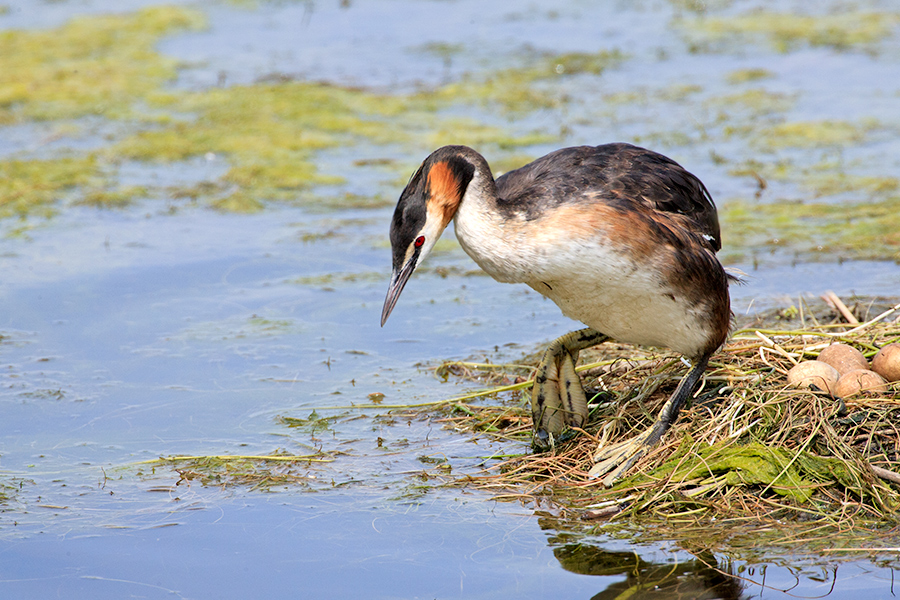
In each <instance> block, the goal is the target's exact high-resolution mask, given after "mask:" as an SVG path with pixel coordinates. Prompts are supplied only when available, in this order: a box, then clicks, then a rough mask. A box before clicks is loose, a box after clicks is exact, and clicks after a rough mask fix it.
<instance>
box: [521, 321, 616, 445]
mask: <svg viewBox="0 0 900 600" xmlns="http://www.w3.org/2000/svg"><path fill="white" fill-rule="evenodd" d="M607 339H609V338H608V337H607V336H605V335H603V334H602V333H599V332H597V331H594V330H593V329H580V330H578V331H573V332H571V333H568V334H566V335H564V336H562V337H560V338H558V339H556V340H555V341H554V342H553V343H552V344H550V346H549V347H548V348H547V350H546V352H544V356H543V358H541V362H540V364H539V365H538V370H537V373H536V374H535V377H534V387H533V388H532V392H531V416H532V418H533V423H534V436H533V438H532V445H533V446H534V448H535V449H536V450H539V451H544V450H550V449H552V448H553V447H554V445H555V443H556V441H557V440H558V439H559V436H560V435H561V434H563V432H564V431H566V429H568V428H569V427H582V426H583V425H584V424H585V423H586V422H587V417H588V406H587V397H586V396H585V394H584V388H583V387H582V385H581V378H580V377H578V373H576V372H575V362H576V361H577V360H578V353H579V352H580V351H581V350H584V349H585V348H589V347H591V346H596V345H597V344H600V343H602V342H604V341H606V340H607Z"/></svg>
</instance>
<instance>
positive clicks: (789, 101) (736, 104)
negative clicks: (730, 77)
mask: <svg viewBox="0 0 900 600" xmlns="http://www.w3.org/2000/svg"><path fill="white" fill-rule="evenodd" d="M794 102H795V98H794V97H792V96H789V95H787V94H781V93H778V92H770V91H768V90H764V89H758V88H754V89H750V90H746V91H744V92H740V93H737V94H726V95H724V96H719V97H717V98H715V99H713V100H712V101H710V102H709V104H710V105H712V106H715V107H717V108H720V109H722V110H725V111H729V112H736V111H738V110H740V109H744V110H747V111H749V112H750V113H751V114H753V115H768V114H772V113H780V112H784V111H786V110H788V109H790V108H791V106H793V105H794Z"/></svg>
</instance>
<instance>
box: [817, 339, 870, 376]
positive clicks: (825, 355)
mask: <svg viewBox="0 0 900 600" xmlns="http://www.w3.org/2000/svg"><path fill="white" fill-rule="evenodd" d="M816 360H820V361H822V362H823V363H827V364H829V365H831V366H832V367H834V368H835V369H837V371H838V373H840V374H841V375H844V374H845V373H849V372H850V371H855V370H856V369H868V368H869V361H867V360H866V357H865V356H863V353H862V352H860V351H859V350H857V349H856V348H854V347H853V346H848V345H847V344H832V345H830V346H828V347H827V348H825V349H824V350H822V351H821V352H820V353H819V357H818V358H817V359H816Z"/></svg>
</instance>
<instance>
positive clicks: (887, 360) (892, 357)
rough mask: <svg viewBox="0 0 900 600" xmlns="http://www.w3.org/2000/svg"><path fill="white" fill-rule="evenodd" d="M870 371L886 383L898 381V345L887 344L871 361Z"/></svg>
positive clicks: (899, 350) (899, 354)
mask: <svg viewBox="0 0 900 600" xmlns="http://www.w3.org/2000/svg"><path fill="white" fill-rule="evenodd" d="M872 370H873V371H875V372H876V373H878V374H879V375H881V376H882V377H884V378H885V379H887V380H888V381H900V344H888V345H887V346H885V347H883V348H882V349H881V350H879V351H878V354H876V355H875V358H873V359H872Z"/></svg>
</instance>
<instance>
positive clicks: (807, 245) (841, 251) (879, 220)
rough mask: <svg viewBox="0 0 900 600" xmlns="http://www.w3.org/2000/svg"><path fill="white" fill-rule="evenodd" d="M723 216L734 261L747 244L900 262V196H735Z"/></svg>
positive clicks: (794, 254)
mask: <svg viewBox="0 0 900 600" xmlns="http://www.w3.org/2000/svg"><path fill="white" fill-rule="evenodd" d="M862 200H865V198H863V199H862ZM719 215H720V218H721V219H722V222H723V228H724V229H725V230H726V231H728V238H727V239H726V242H725V243H726V248H725V253H726V255H727V257H728V260H736V259H738V258H742V259H747V258H748V257H747V255H746V253H747V250H746V249H749V248H755V249H764V250H765V251H775V250H778V251H780V252H782V253H784V254H787V255H790V256H792V257H794V258H795V259H796V258H797V257H803V258H805V259H813V260H814V259H815V258H816V257H817V256H828V257H834V256H839V257H841V258H843V259H847V260H894V261H900V196H896V195H894V196H891V197H888V198H885V199H883V200H878V201H874V202H872V201H868V202H866V201H862V202H855V203H852V204H846V203H844V204H835V203H826V202H797V201H793V202H787V201H783V202H774V203H762V202H754V201H748V200H737V199H735V200H729V201H727V202H724V203H723V204H722V206H721V210H720V212H719Z"/></svg>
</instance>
